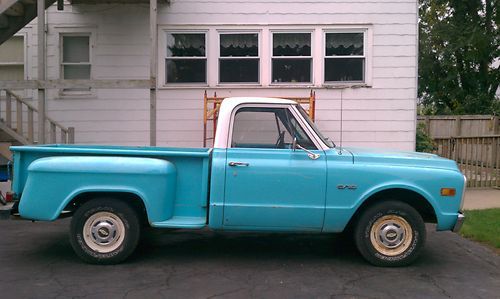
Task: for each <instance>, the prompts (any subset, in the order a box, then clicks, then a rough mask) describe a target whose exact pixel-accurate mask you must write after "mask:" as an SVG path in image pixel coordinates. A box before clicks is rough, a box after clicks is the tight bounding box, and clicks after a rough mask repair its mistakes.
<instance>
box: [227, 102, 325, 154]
mask: <svg viewBox="0 0 500 299" xmlns="http://www.w3.org/2000/svg"><path fill="white" fill-rule="evenodd" d="M295 105H298V104H293V105H289V104H252V103H248V104H240V105H238V106H236V107H234V109H233V111H232V112H231V117H230V120H229V130H228V136H227V140H226V148H238V147H232V146H231V145H232V143H233V129H234V118H235V116H236V113H237V112H238V111H239V110H240V109H242V108H273V109H278V108H285V109H288V111H289V112H290V114H291V115H292V116H293V117H294V118H295V120H296V121H297V124H298V125H299V126H300V127H301V128H302V130H303V131H304V133H305V134H306V135H307V137H309V139H310V140H311V141H312V143H313V144H314V146H315V147H316V148H315V149H313V150H325V149H329V147H327V146H326V145H324V144H322V143H321V141H319V140H318V137H317V136H316V134H315V133H313V132H312V131H311V130H312V129H311V128H310V127H309V125H307V124H305V123H304V120H303V119H302V117H301V115H300V113H299V112H298V111H296V110H295V107H294V106H295ZM275 150H283V149H278V148H276V149H275ZM285 150H286V149H285Z"/></svg>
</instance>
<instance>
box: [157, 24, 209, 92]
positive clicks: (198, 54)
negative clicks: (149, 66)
mask: <svg viewBox="0 0 500 299" xmlns="http://www.w3.org/2000/svg"><path fill="white" fill-rule="evenodd" d="M166 51H167V52H166V58H165V75H166V76H165V77H166V83H206V82H207V54H206V35H205V33H167V49H166Z"/></svg>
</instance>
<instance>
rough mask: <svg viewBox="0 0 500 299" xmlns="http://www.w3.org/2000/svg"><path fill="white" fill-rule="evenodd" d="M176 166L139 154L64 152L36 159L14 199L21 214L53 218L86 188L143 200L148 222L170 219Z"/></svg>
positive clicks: (31, 217) (88, 190)
mask: <svg viewBox="0 0 500 299" xmlns="http://www.w3.org/2000/svg"><path fill="white" fill-rule="evenodd" d="M176 176H177V172H176V168H175V165H174V164H173V163H171V162H169V161H165V160H161V159H152V158H138V157H112V156H75V157H72V156H65V157H48V158H41V159H38V160H35V161H34V162H32V163H31V164H30V166H29V167H28V178H27V181H26V185H25V188H24V190H23V193H22V196H21V200H20V203H19V213H20V215H21V217H23V218H27V219H33V220H55V219H57V218H58V217H59V215H60V214H61V212H62V210H63V209H64V207H66V206H67V205H68V203H70V202H71V200H72V199H73V198H75V197H76V196H78V195H79V194H82V193H87V192H121V193H123V192H125V193H132V194H135V195H137V196H138V197H139V198H141V199H142V200H143V203H144V206H145V207H146V212H147V215H148V219H149V222H156V221H163V220H166V219H169V218H170V217H171V216H172V214H173V204H174V200H175V193H176V190H175V186H176Z"/></svg>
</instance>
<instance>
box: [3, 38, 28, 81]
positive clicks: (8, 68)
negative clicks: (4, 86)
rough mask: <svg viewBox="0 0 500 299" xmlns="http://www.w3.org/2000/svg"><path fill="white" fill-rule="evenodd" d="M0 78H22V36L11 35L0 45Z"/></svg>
mask: <svg viewBox="0 0 500 299" xmlns="http://www.w3.org/2000/svg"><path fill="white" fill-rule="evenodd" d="M0 80H24V37H22V36H13V37H11V38H10V39H8V40H7V41H6V42H4V43H3V44H1V45H0Z"/></svg>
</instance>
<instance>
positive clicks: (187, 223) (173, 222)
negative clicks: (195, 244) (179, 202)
mask: <svg viewBox="0 0 500 299" xmlns="http://www.w3.org/2000/svg"><path fill="white" fill-rule="evenodd" d="M206 224H207V219H206V218H205V217H182V216H174V217H172V218H170V219H168V220H166V221H161V222H153V223H152V224H151V226H152V227H159V228H191V229H196V228H204V227H205V225H206Z"/></svg>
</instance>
